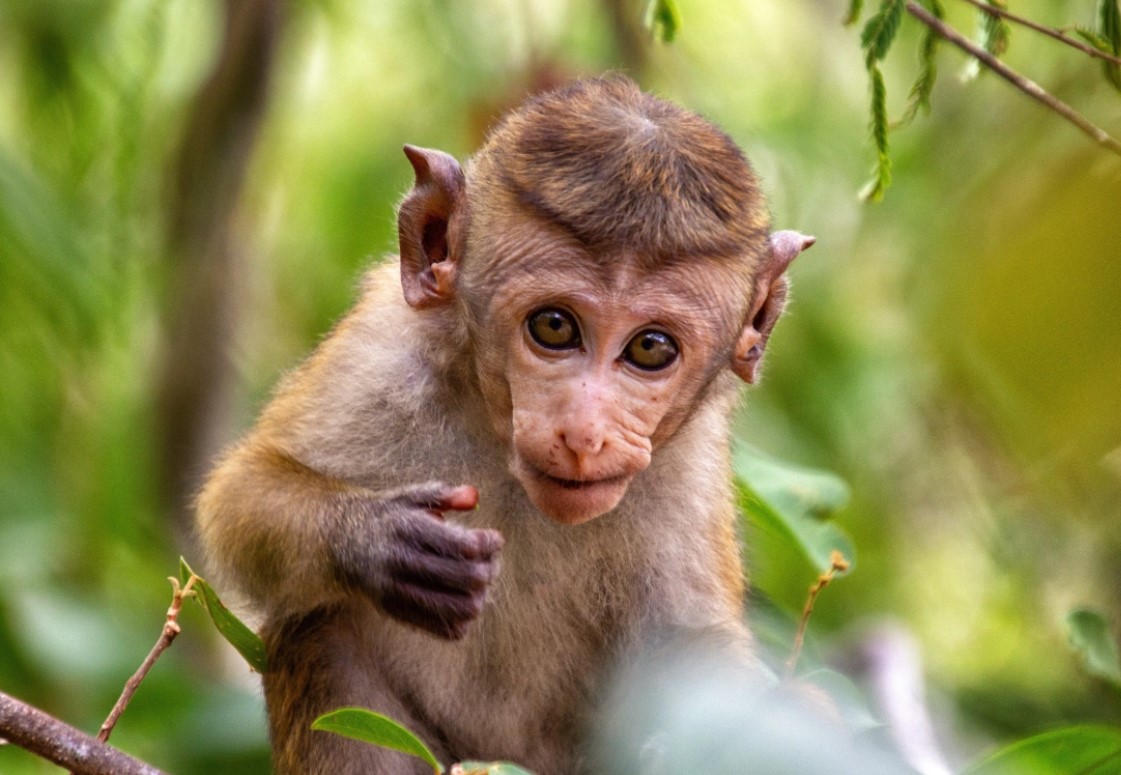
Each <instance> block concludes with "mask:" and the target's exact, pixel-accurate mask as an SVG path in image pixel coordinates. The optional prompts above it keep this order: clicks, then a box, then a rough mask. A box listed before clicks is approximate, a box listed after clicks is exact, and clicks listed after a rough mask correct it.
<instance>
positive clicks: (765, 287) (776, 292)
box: [732, 231, 814, 383]
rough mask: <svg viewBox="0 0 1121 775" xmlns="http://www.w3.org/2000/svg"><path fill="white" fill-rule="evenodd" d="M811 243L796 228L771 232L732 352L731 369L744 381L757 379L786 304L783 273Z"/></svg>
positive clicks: (809, 239) (810, 240) (811, 241)
mask: <svg viewBox="0 0 1121 775" xmlns="http://www.w3.org/2000/svg"><path fill="white" fill-rule="evenodd" d="M813 244H814V238H813V237H807V236H806V235H804V234H799V233H798V232H796V231H776V232H775V233H774V234H772V235H771V239H770V250H769V251H768V252H767V256H766V258H765V259H764V261H763V266H762V267H761V268H760V270H759V273H758V278H757V279H756V283H755V298H754V300H753V301H752V303H751V309H750V311H749V312H748V315H747V322H746V323H745V324H744V327H743V330H742V331H741V332H740V338H739V340H738V341H737V342H736V347H735V350H734V351H733V352H732V371H734V372H735V373H736V374H737V375H739V377H740V378H741V379H742V380H743V381H744V382H750V383H754V382H755V381H756V380H757V379H758V378H759V364H760V362H761V361H762V359H763V350H764V348H766V346H767V339H769V338H770V336H771V331H772V330H773V329H774V327H775V323H776V322H777V321H778V316H779V315H781V314H782V309H783V307H784V306H785V305H786V291H787V280H786V276H785V274H784V273H785V272H786V269H787V267H789V266H790V262H792V261H793V260H794V259H795V257H797V255H798V254H799V253H801V252H802V251H803V250H805V249H806V248H808V247H810V245H813Z"/></svg>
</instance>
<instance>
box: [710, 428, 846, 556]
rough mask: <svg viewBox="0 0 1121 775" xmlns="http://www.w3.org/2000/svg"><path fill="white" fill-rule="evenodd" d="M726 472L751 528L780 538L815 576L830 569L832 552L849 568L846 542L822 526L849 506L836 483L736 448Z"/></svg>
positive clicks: (742, 447) (840, 533) (829, 476)
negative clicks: (731, 475)
mask: <svg viewBox="0 0 1121 775" xmlns="http://www.w3.org/2000/svg"><path fill="white" fill-rule="evenodd" d="M732 468H733V469H734V470H735V473H736V476H737V481H738V484H739V487H740V499H739V501H740V507H741V509H742V510H743V511H744V513H745V514H746V515H747V517H748V519H750V520H751V521H752V522H753V523H754V524H755V526H756V527H758V528H759V529H761V530H768V531H771V532H773V533H776V534H778V535H780V536H783V537H784V538H785V539H786V540H788V541H789V542H790V543H791V544H792V545H793V546H795V547H796V548H797V549H798V551H799V552H800V553H801V554H802V555H803V556H804V557H805V558H806V560H808V561H809V563H810V565H811V566H813V568H814V569H815V570H816V571H817V572H818V573H824V572H825V571H827V570H829V569H830V568H832V567H833V564H832V558H831V555H832V553H833V551H834V550H836V551H839V552H841V554H843V555H844V556H845V559H847V560H848V561H849V562H850V563H852V562H853V560H854V558H855V556H856V551H855V549H854V548H853V544H852V541H851V540H850V539H849V537H848V536H847V535H845V533H844V531H842V530H841V529H840V528H839V527H837V526H836V525H834V524H833V523H831V522H829V521H827V520H828V518H829V517H830V516H832V515H833V514H834V513H835V512H837V511H838V510H840V509H841V508H843V507H844V506H845V504H847V503H848V501H849V489H848V487H847V486H846V485H845V483H844V482H843V481H841V480H840V479H839V478H838V477H836V476H834V475H833V474H830V473H826V472H824V471H815V470H812V469H809V468H801V467H799V466H794V465H790V464H789V463H782V462H779V461H777V460H774V459H773V458H769V457H766V456H764V455H762V454H761V453H759V452H758V451H757V450H754V449H752V448H751V447H749V446H747V445H742V444H737V445H736V447H735V449H734V451H733V453H732ZM850 570H851V566H850ZM839 575H840V574H839Z"/></svg>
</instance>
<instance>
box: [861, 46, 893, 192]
mask: <svg viewBox="0 0 1121 775" xmlns="http://www.w3.org/2000/svg"><path fill="white" fill-rule="evenodd" d="M868 75H869V76H870V77H871V79H872V118H871V121H870V122H869V123H870V126H871V129H872V140H873V141H874V142H875V143H876V168H875V170H874V171H873V177H872V180H871V181H869V182H868V184H867V185H866V186H865V187H864V190H863V191H861V193H860V198H861V199H863V200H865V201H871V202H879V201H880V200H881V199H883V198H884V191H886V190H887V187H888V186H890V185H891V156H890V155H889V154H888V141H887V133H888V120H887V87H886V86H885V85H884V74H883V73H882V72H881V71H880V66H879V65H877V64H875V63H871V64H869V66H868Z"/></svg>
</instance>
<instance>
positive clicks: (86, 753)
mask: <svg viewBox="0 0 1121 775" xmlns="http://www.w3.org/2000/svg"><path fill="white" fill-rule="evenodd" d="M0 737H3V738H5V739H6V740H8V741H9V742H11V743H14V744H15V745H18V746H19V747H20V748H23V749H24V750H25V751H30V752H31V753H33V754H35V755H36V756H39V757H42V758H43V759H46V760H47V761H49V762H53V763H54V764H57V765H58V766H60V767H66V768H68V769H70V771H71V772H76V773H81V775H163V773H161V771H160V770H157V769H156V768H155V767H153V766H152V765H150V764H147V763H145V762H142V761H140V760H139V759H134V758H132V757H131V756H129V755H128V754H125V753H122V752H121V751H118V750H117V749H116V748H113V747H112V746H110V745H106V744H105V743H102V742H101V741H98V740H94V739H93V738H92V737H90V736H89V735H87V734H86V733H85V732H82V731H81V730H78V729H75V728H74V727H72V726H70V725H69V724H64V723H63V722H61V721H59V720H58V719H56V718H54V717H53V716H50V715H47V714H46V713H44V712H43V711H41V710H39V709H38V708H33V707H32V706H30V705H28V704H26V703H23V702H20V701H19V700H17V699H16V698H14V697H10V696H9V695H7V694H4V693H3V692H0Z"/></svg>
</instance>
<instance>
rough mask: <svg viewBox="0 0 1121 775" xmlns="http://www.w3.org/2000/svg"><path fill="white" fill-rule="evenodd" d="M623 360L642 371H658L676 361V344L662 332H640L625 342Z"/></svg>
mask: <svg viewBox="0 0 1121 775" xmlns="http://www.w3.org/2000/svg"><path fill="white" fill-rule="evenodd" d="M623 360H625V361H627V362H628V363H632V364H634V365H635V366H637V367H638V368H640V369H643V370H644V371H658V370H659V369H664V368H665V367H666V366H669V365H670V364H671V363H673V362H674V361H675V360H677V342H675V341H673V337H671V336H670V335H669V334H667V333H665V332H664V331H653V330H650V331H642V332H640V333H638V334H635V336H634V337H633V338H632V339H631V340H630V341H629V342H627V347H626V349H625V350H623Z"/></svg>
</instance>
